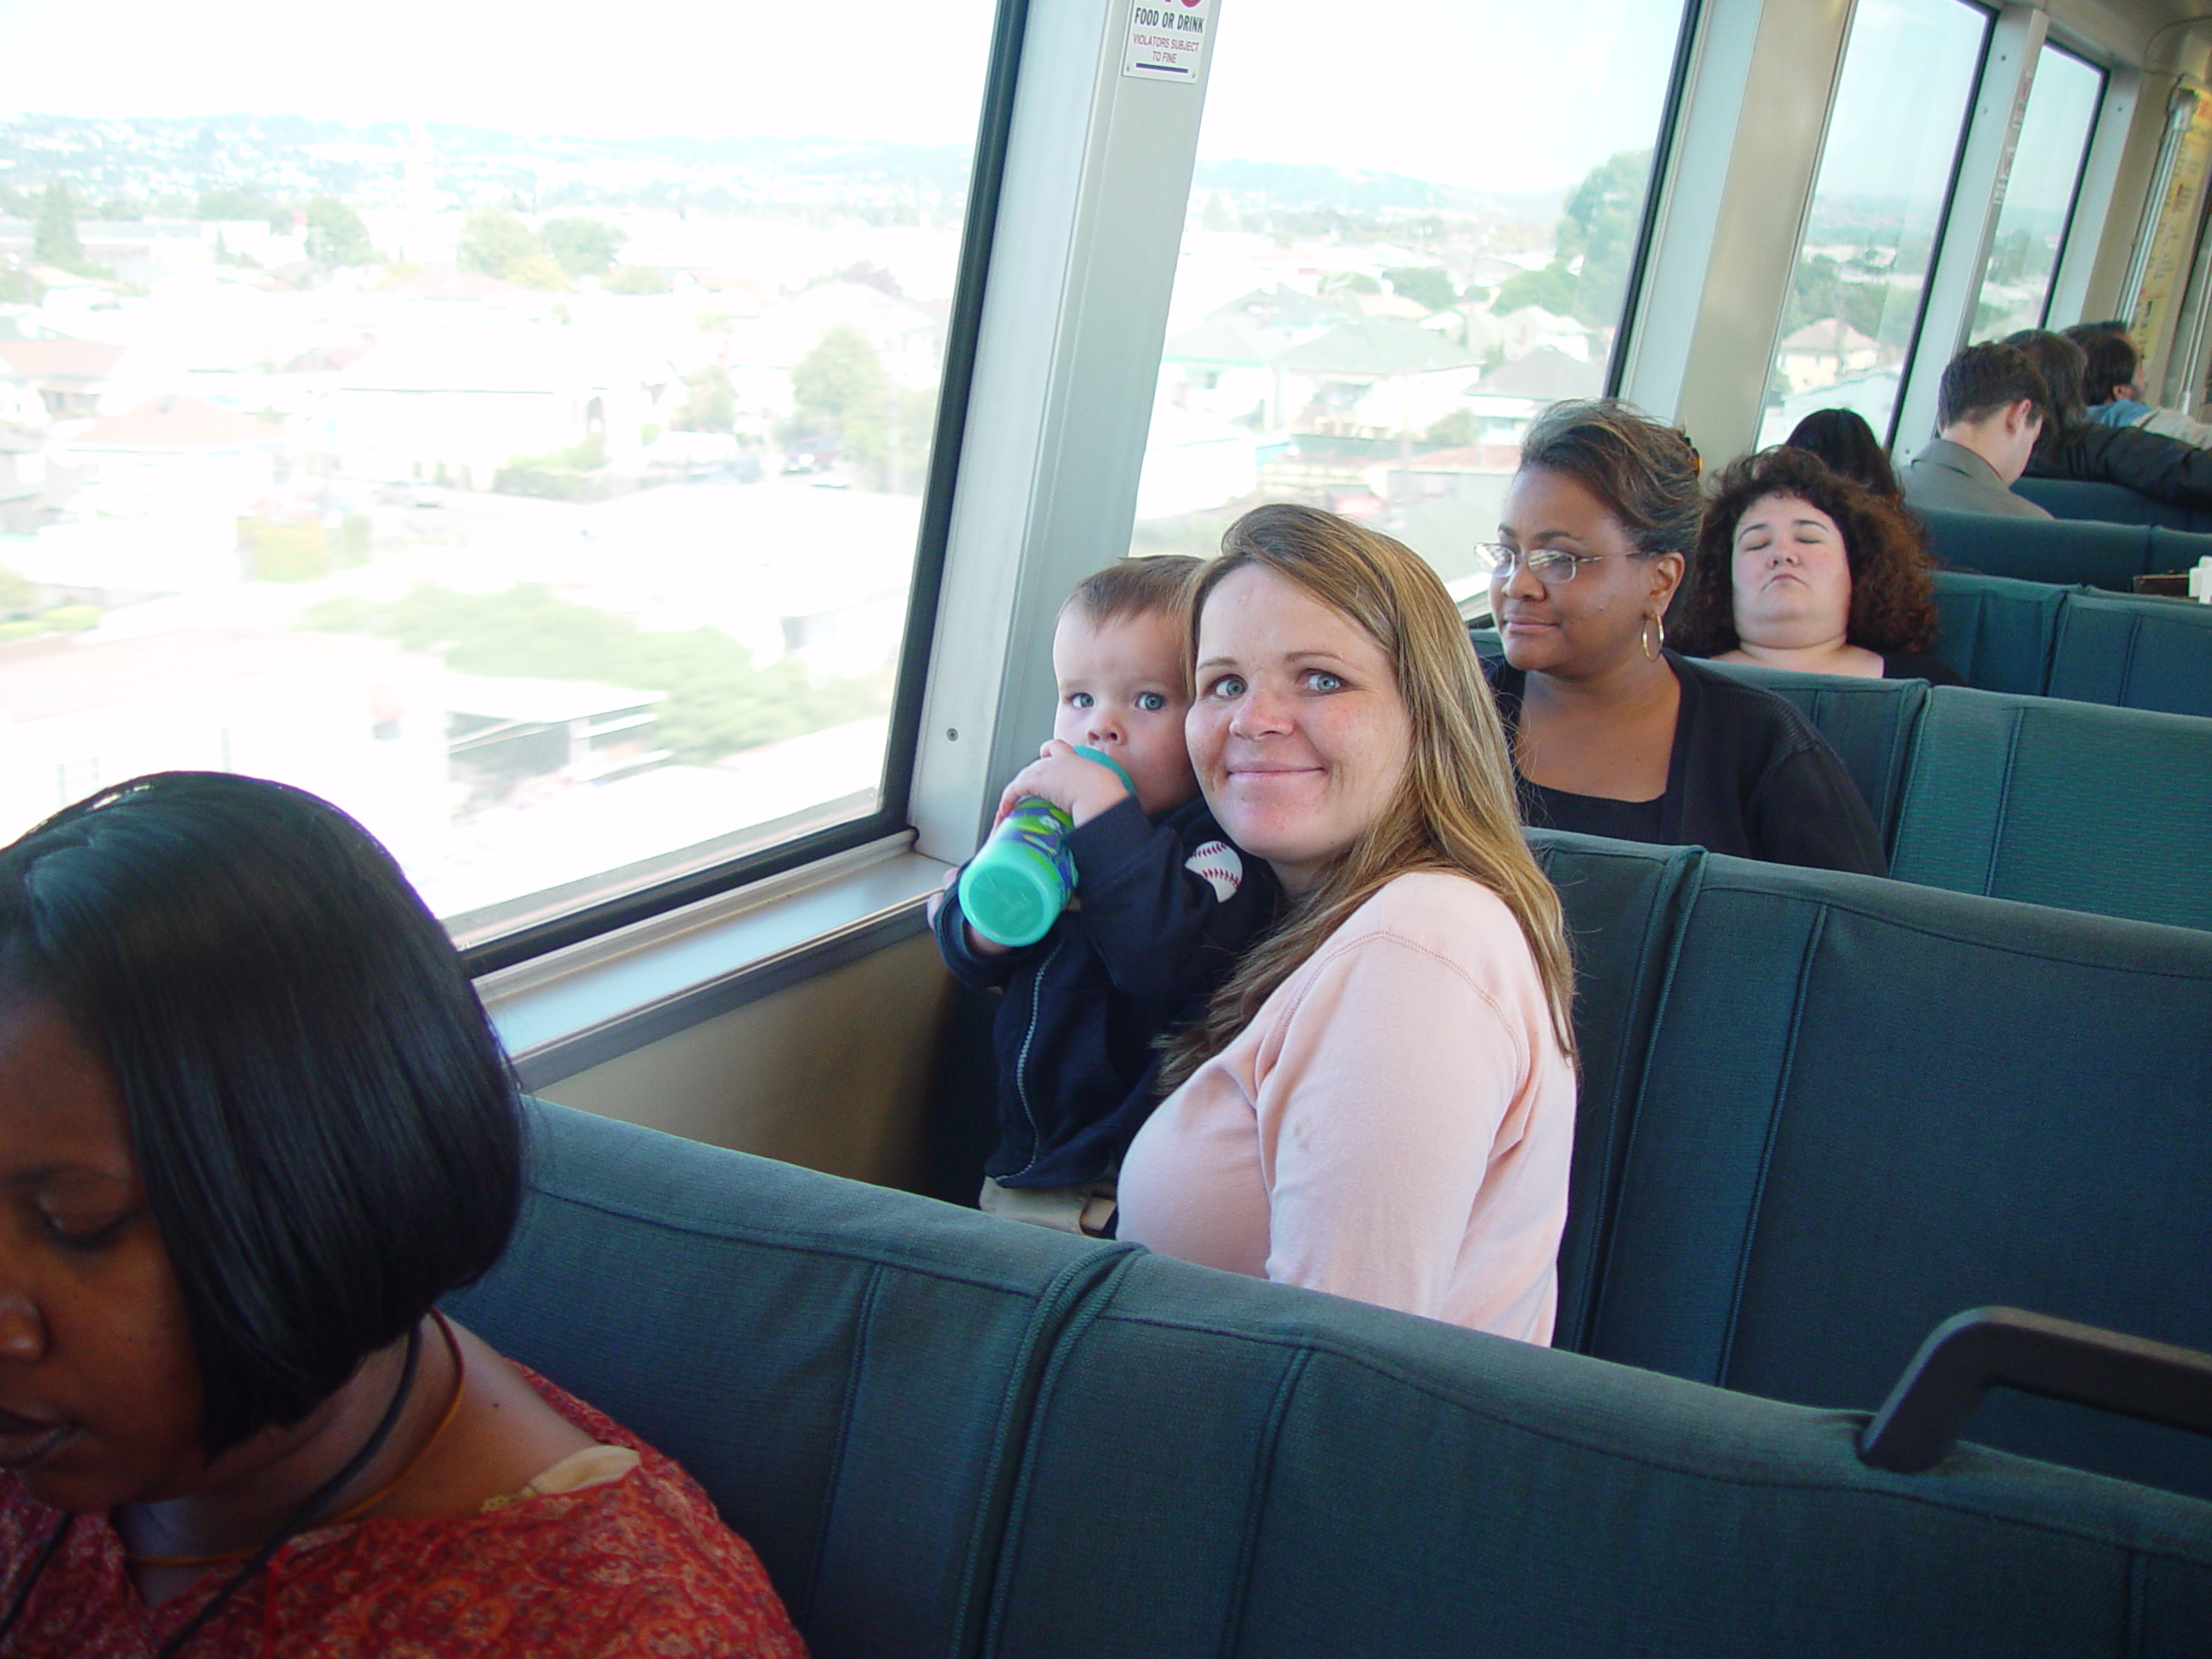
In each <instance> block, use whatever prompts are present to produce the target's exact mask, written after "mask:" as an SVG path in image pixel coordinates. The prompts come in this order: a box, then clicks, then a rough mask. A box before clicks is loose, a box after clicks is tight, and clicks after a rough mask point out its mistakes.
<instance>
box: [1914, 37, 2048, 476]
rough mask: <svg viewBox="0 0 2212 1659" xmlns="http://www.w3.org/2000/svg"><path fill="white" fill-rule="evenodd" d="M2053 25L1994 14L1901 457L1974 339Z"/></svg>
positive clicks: (1930, 293)
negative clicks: (2032, 91)
mask: <svg viewBox="0 0 2212 1659" xmlns="http://www.w3.org/2000/svg"><path fill="white" fill-rule="evenodd" d="M2049 32H2050V18H2049V17H2048V16H2046V15H2045V14H2044V11H2043V10H2042V8H2041V7H2040V6H2032V5H2008V6H2006V7H2005V9H2004V10H2002V11H2001V12H1999V13H1998V15H1997V22H1996V26H1995V27H1994V28H1993V29H1992V30H1991V31H1990V37H1989V51H1988V54H1987V55H1986V57H1985V58H1984V59H1983V60H1982V66H1981V79H1980V84H1979V85H1978V86H1976V87H1975V88H1974V114H1973V115H1972V116H1971V117H1970V118H1968V121H1967V139H1966V143H1965V145H1964V147H1963V149H1961V153H1960V156H1959V175H1958V177H1957V179H1956V180H1955V181H1954V182H1953V184H1952V187H1951V202H1950V210H1949V212H1948V213H1946V214H1945V216H1944V219H1943V235H1942V241H1941V242H1940V243H1938V244H1937V245H1936V259H1935V264H1934V265H1933V267H1932V268H1931V269H1930V270H1929V274H1928V289H1927V292H1926V293H1925V294H1924V295H1923V296H1922V306H1921V313H1920V328H1919V331H1918V333H1917V334H1916V335H1915V337H1914V340H1913V348H1912V353H1911V355H1910V358H1909V359H1907V360H1906V365H1905V378H1904V394H1903V396H1901V397H1899V398H1898V400H1897V425H1896V429H1895V430H1894V432H1893V433H1892V434H1891V440H1890V447H1891V449H1892V450H1894V451H1895V452H1896V454H1897V455H1898V456H1899V457H1900V458H1909V457H1910V456H1912V455H1914V454H1917V453H1918V452H1919V450H1920V448H1921V447H1922V446H1923V444H1925V443H1926V442H1928V440H1929V438H1931V437H1933V436H1934V435H1935V433H1936V393H1937V391H1938V390H1939V389H1940V387H1941V385H1942V379H1943V370H1944V368H1945V367H1946V366H1947V365H1948V364H1949V362H1950V360H1951V359H1953V358H1955V357H1956V356H1957V355H1958V354H1959V353H1960V351H1961V348H1963V347H1964V346H1965V345H1966V343H1967V339H1968V337H1969V336H1970V334H1972V331H1973V328H1974V305H1975V302H1977V301H1978V300H1980V297H1981V279H1982V276H1983V274H1984V273H1985V272H1986V270H1988V269H1989V248H1990V244H1991V242H1992V241H1993V239H1994V238H1995V236H1996V233H1997V216H1998V214H1999V213H2000V212H2002V211H2003V209H2004V207H2005V184H2006V182H2007V181H2009V180H2010V178H2011V177H2012V151H2013V149H2014V147H2015V146H2016V145H2017V144H2018V143H2019V138H2020V118H2021V117H2022V116H2024V115H2025V114H2026V113H2027V108H2028V90H2029V88H2030V87H2031V86H2033V85H2034V84H2035V75H2036V60H2037V55H2038V54H2040V53H2041V52H2042V51H2043V42H2044V35H2046V34H2048V33H2049Z"/></svg>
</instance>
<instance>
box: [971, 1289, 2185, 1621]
mask: <svg viewBox="0 0 2212 1659" xmlns="http://www.w3.org/2000/svg"><path fill="white" fill-rule="evenodd" d="M1086 1311H1087V1312H1088V1311H1090V1310H1086ZM1857 1426H1858V1425H1857V1422H1856V1421H1855V1420H1853V1419H1850V1418H1846V1417H1842V1416H1840V1415H1836V1414H1826V1413H1820V1412H1814V1411H1808V1410H1803V1409H1799V1408H1790V1407H1787V1406H1780V1405H1777V1404H1775V1403H1773V1402H1768V1401H1763V1400H1755V1399H1751V1398H1748V1397H1745V1396H1741V1395H1726V1394H1723V1393H1720V1392H1718V1391H1716V1390H1712V1389H1698V1388H1693V1387H1690V1386H1688V1385H1686V1384H1683V1383H1677V1382H1675V1381H1673V1380H1672V1379H1669V1378H1666V1377H1662V1376H1650V1375H1646V1374H1639V1373H1637V1372H1633V1371H1629V1370H1624V1369H1622V1368H1619V1367H1616V1366H1611V1365H1605V1364H1601V1363H1596V1362H1593V1361H1590V1360H1586V1359H1582V1358H1580V1357H1576V1356H1574V1355H1572V1354H1566V1353H1560V1352H1558V1351H1546V1350H1542V1349H1538V1348H1531V1347H1527V1346H1524V1345H1522V1344H1518V1343H1514V1342H1510V1341H1507V1340H1505V1339H1503V1338H1496V1337H1487V1336H1483V1335H1479V1334H1478V1333H1475V1332H1468V1331H1463V1330H1459V1329H1458V1328H1456V1327H1453V1326H1450V1325H1441V1324H1437V1323H1434V1322H1432V1321H1428V1320H1423V1319H1412V1318H1409V1317H1407V1316H1404V1315H1400V1314H1395V1313H1387V1312H1385V1311H1383V1310H1381V1309H1378V1308H1371V1307H1365V1306H1360V1305H1358V1304H1356V1303H1351V1302H1344V1301H1339V1300H1336V1299H1334V1298H1330V1297H1323V1296H1319V1295H1314V1294H1310V1293H1300V1292H1297V1291H1294V1290H1288V1289H1286V1288H1284V1287H1280V1286H1275V1285H1269V1284H1265V1283H1262V1282H1259V1281H1252V1280H1245V1279H1239V1278H1236V1277H1234V1276H1232V1275H1229V1274H1219V1273H1215V1272H1211V1271H1210V1270H1208V1269H1205V1268H1196V1267H1192V1266H1191V1265H1189V1264H1187V1263H1185V1262H1173V1261H1168V1260H1166V1259H1164V1258H1160V1257H1156V1256H1140V1257H1138V1258H1137V1259H1136V1260H1135V1261H1134V1262H1131V1263H1130V1264H1129V1265H1128V1268H1127V1269H1126V1270H1125V1271H1123V1272H1122V1273H1121V1274H1117V1275H1116V1279H1115V1280H1114V1281H1113V1283H1112V1284H1111V1286H1110V1287H1109V1289H1108V1291H1107V1292H1106V1293H1104V1294H1101V1295H1100V1296H1098V1297H1097V1298H1096V1312H1095V1317H1090V1318H1087V1319H1083V1320H1080V1321H1078V1322H1077V1323H1075V1324H1072V1325H1070V1327H1069V1329H1068V1333H1067V1337H1066V1339H1065V1342H1064V1343H1063V1345H1062V1348H1061V1351H1060V1352H1059V1354H1058V1356H1056V1361H1055V1363H1054V1365H1053V1367H1052V1371H1051V1373H1050V1375H1049V1376H1048V1377H1047V1379H1046V1383H1045V1386H1044V1388H1043V1389H1042V1390H1041V1392H1040V1394H1039V1400H1038V1408H1037V1414H1036V1418H1035V1421H1034V1422H1033V1425H1032V1426H1031V1427H1030V1431H1029V1433H1028V1436H1027V1447H1026V1450H1025V1453H1024V1459H1023V1467H1022V1474H1021V1480H1020V1491H1019V1496H1018V1497H1017V1499H1016V1501H1015V1503H1014V1507H1013V1509H1012V1510H1011V1511H1010V1513H1009V1516H1008V1521H1007V1540H1006V1546H1005V1549H1004V1553H1003V1557H1002V1559H1003V1562H1004V1570H1003V1571H1002V1573H1001V1577H1000V1580H999V1584H998V1586H997V1590H996V1593H995V1597H994V1600H993V1605H992V1608H991V1615H990V1619H989V1632H990V1634H989V1638H988V1643H987V1644H986V1647H985V1649H984V1651H985V1653H986V1654H987V1655H988V1656H989V1659H1129V1656H1132V1655H1140V1654H1143V1655H1150V1654H1160V1655H1166V1654H1208V1655H1222V1656H1242V1655H1255V1656H1256V1655H1287V1654H1298V1655H1326V1656H1346V1659H1351V1656H1358V1659H1415V1656H1419V1659H1431V1656H1434V1655H1438V1654H1456V1653H1471V1652H1480V1653H1482V1654H1484V1656H1489V1659H1538V1656H1544V1659H1550V1656H1554V1655H1560V1654H1578V1655H1606V1654H1630V1653H1633V1654H1637V1655H1643V1656H1651V1659H1692V1656H1695V1659H1733V1656H1744V1659H1751V1656H1767V1655H1773V1654H1791V1655H1797V1656H1806V1659H1844V1656H1859V1655H1863V1654H1866V1653H1870V1652H1877V1651H1878V1652H1881V1653H1883V1654H1885V1655H1904V1656H1922V1655H1925V1656H1930V1659H1933V1656H1939V1655H1940V1656H1942V1659H1967V1656H1989V1659H1996V1656H2000V1655H2001V1656H2005V1659H2023V1656H2052V1659H2056V1656H2060V1655H2064V1656H2069V1659H2073V1656H2079V1655H2081V1654H2083V1653H2093V1652H2118V1651H2123V1650H2124V1651H2126V1652H2127V1653H2129V1654H2131V1655H2161V1656H2164V1655H2174V1656H2178V1655H2181V1654H2185V1653H2192V1652H2196V1651H2199V1650H2201V1646H2200V1644H2201V1643H2202V1640H2203V1637H2204V1632H2205V1630H2206V1629H2207V1628H2208V1626H2207V1624H2206V1623H2205V1620H2206V1618H2207V1616H2208V1614H2212V1569H2208V1561H2212V1506H2208V1505H2205V1504H2202V1503H2194V1502H2191V1501H2190V1500H2187V1499H2182V1498H2175V1497H2168V1496H2166V1495H2164V1494H2159V1493H2152V1492H2146V1491H2141V1490H2139V1489H2133V1488H2129V1487H2126V1486H2123V1485H2119V1484H2114V1483H2111V1482H2107V1481H2101V1480H2097V1479H2094V1478H2089V1477H2085V1476H2082V1475H2079V1474H2076V1473H2075V1472H2073V1471H2066V1470H2058V1469H2050V1468H2048V1467H2044V1466H2042V1465H2034V1464H2029V1463H2025V1462H2022V1461H2020V1460H2018V1459H2012V1458H2007V1457H2004V1456H2002V1455H1999V1454H1997V1453H1994V1452H1985V1451H1982V1450H1980V1449H1979V1448H1974V1447H1964V1448H1961V1451H1960V1452H1959V1453H1958V1454H1956V1455H1955V1457H1954V1458H1953V1459H1950V1460H1949V1461H1948V1462H1947V1463H1946V1464H1945V1465H1943V1466H1942V1469H1941V1470H1939V1471H1935V1472H1932V1473H1930V1474H1928V1475H1923V1476H1911V1477H1904V1476H1896V1475H1887V1474H1883V1473H1880V1472H1878V1471H1873V1470H1870V1469H1867V1468H1865V1467H1864V1466H1862V1465H1859V1462H1858V1461H1857V1459H1856V1458H1855V1457H1854V1456H1853V1436H1854V1433H1855V1431H1856V1428H1857ZM2123 1587H2125V1592H2123Z"/></svg>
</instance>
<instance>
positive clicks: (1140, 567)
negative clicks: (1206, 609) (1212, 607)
mask: <svg viewBox="0 0 2212 1659" xmlns="http://www.w3.org/2000/svg"><path fill="white" fill-rule="evenodd" d="M1201 569H1205V560H1204V559H1195V558H1192V556H1190V555H1189V554H1187V553H1161V554H1158V555H1156V556H1153V557H1151V558H1131V559H1116V560H1115V561H1114V563H1111V564H1109V565H1108V566H1107V567H1106V568H1105V569H1103V570H1094V571H1092V572H1091V573H1090V575H1087V576H1085V577H1084V579H1083V580H1082V581H1081V582H1077V583H1076V585H1075V591H1074V592H1073V593H1071V594H1069V595H1068V597H1067V603H1065V605H1063V606H1061V607H1060V614H1061V615H1062V616H1066V615H1068V614H1069V613H1071V612H1072V613H1074V614H1075V615H1077V616H1079V617H1081V618H1082V619H1083V620H1084V621H1086V622H1088V623H1090V625H1091V626H1093V627H1096V626H1099V625H1100V624H1101V623H1105V622H1114V621H1118V620H1120V619H1121V618H1122V617H1125V616H1154V615H1158V616H1164V617H1166V618H1167V620H1169V621H1171V622H1173V623H1174V624H1175V625H1176V626H1177V627H1178V628H1180V627H1182V626H1183V625H1184V623H1185V621H1186V620H1188V619H1189V617H1190V614H1191V589H1192V586H1193V585H1194V584H1195V583H1196V582H1197V581H1198V572H1199V571H1200V570H1201Z"/></svg>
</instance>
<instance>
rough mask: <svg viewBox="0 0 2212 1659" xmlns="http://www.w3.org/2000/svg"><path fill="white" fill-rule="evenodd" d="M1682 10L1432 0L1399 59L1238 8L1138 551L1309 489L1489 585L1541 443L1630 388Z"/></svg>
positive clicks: (1210, 534)
mask: <svg viewBox="0 0 2212 1659" xmlns="http://www.w3.org/2000/svg"><path fill="white" fill-rule="evenodd" d="M1681 10H1682V9H1681V5H1680V4H1679V3H1641V0H1638V3H1630V0H1562V3H1560V4H1556V5H1553V6H1550V7H1547V8H1543V9H1541V10H1532V9H1530V8H1528V7H1524V6H1516V5H1512V4H1510V3H1507V0H1475V3H1458V4H1454V3H1444V0H1411V3H1408V4H1407V5H1405V6H1402V7H1401V8H1399V9H1397V10H1396V11H1395V12H1394V14H1393V18H1392V22H1391V28H1392V29H1393V31H1394V32H1395V37H1396V38H1398V39H1400V40H1402V41H1408V42H1417V43H1418V44H1417V47H1416V48H1415V49H1412V50H1408V51H1407V52H1404V53H1402V54H1397V55H1396V56H1395V57H1394V59H1393V60H1392V63H1391V66H1390V73H1389V74H1387V75H1375V76H1361V75H1347V74H1345V73H1343V65H1342V63H1341V62H1340V61H1339V60H1338V57H1337V56H1336V55H1334V54H1332V53H1331V52H1328V51H1326V50H1317V49H1315V42H1317V41H1326V40H1327V39H1329V38H1330V37H1331V35H1332V31H1336V30H1341V29H1343V28H1344V20H1343V18H1342V16H1340V15H1339V14H1338V11H1337V10H1335V9H1332V8H1330V7H1326V6H1324V5H1322V4H1319V3H1318V0H1271V3H1269V4H1268V5H1267V6H1264V7H1262V6H1243V7H1238V8H1236V9H1234V10H1231V11H1230V13H1229V14H1228V15H1227V16H1225V17H1224V20H1223V22H1222V25H1221V32H1220V36H1219V39H1218V40H1217V42H1216V44H1215V48H1214V50H1215V57H1214V62H1213V66H1212V69H1211V77H1212V79H1211V86H1210V88H1209V90H1208V93H1207V102H1206V112H1205V126H1204V130H1203V131H1202V134H1201V137H1200V140H1199V149H1198V173H1197V178H1196V181H1195V182H1194V184H1193V186H1192V192H1191V200H1190V210H1189V218H1188V220H1187V222H1186V226H1185V232H1184V237H1183V245H1182V254H1181V260H1180V264H1179V266H1178V269H1177V274H1176V283H1175V296H1174V302H1173V312H1172V314H1171V316H1170V319H1169V323H1168V335H1167V341H1166V349H1165V351H1164V353H1163V354H1162V358H1161V361H1160V384H1159V391H1158V397H1157V401H1156V403H1155V404H1154V410H1153V416H1152V428H1151V434H1150V437H1149V441H1148V442H1147V448H1146V451H1145V462H1144V474H1143V481H1142V483H1141V486H1140V487H1139V490H1138V496H1137V507H1136V528H1135V536H1134V538H1133V544H1132V548H1131V550H1132V551H1133V552H1135V553H1138V554H1144V553H1155V552H1164V551H1170V550H1185V551H1192V552H1205V551H1210V550H1211V549H1212V548H1213V547H1214V546H1215V545H1217V543H1218V542H1219V540H1220V537H1221V532H1222V530H1223V528H1224V526H1225V525H1226V524H1228V523H1229V522H1230V520H1231V519H1233V518H1235V517H1236V515H1237V514H1238V513H1239V512H1243V510H1244V509H1245V508H1246V507H1248V506H1250V505H1253V504H1255V503H1256V502H1258V501H1262V500H1286V499H1287V500H1305V501H1309V502H1312V503H1313V504H1315V505H1322V506H1326V507H1330V508H1332V509H1333V510H1335V511H1337V512H1342V513H1345V514H1348V515H1350V516H1351V517H1353V518H1358V519H1361V520H1363V521H1365V522H1367V523H1370V524H1374V525H1376V527H1378V528H1380V529H1383V530H1385V531H1388V532H1389V533H1390V534H1392V535H1394V536H1396V537H1399V538H1400V539H1402V540H1403V541H1404V542H1406V543H1408V545H1410V546H1412V547H1413V548H1414V549H1415V550H1417V551H1419V552H1420V553H1421V555H1422V556H1424V557H1426V558H1427V559H1428V560H1429V561H1430V562H1431V563H1433V565H1434V566H1435V567H1436V569H1438V570H1439V571H1440V573H1441V574H1442V575H1444V576H1445V578H1446V582H1447V583H1450V584H1452V586H1453V588H1454V591H1455V593H1458V594H1463V595H1471V594H1475V593H1477V592H1478V591H1480V590H1481V589H1482V588H1483V587H1484V583H1485V582H1486V580H1487V572H1486V571H1485V570H1483V569H1478V563H1477V558H1476V555H1475V553H1474V548H1475V546H1476V544H1477V543H1482V542H1486V541H1489V540H1491V538H1493V537H1495V535H1496V533H1497V509H1498V505H1499V503H1500V502H1501V500H1502V499H1503V495H1504V492H1505V486H1506V484H1507V483H1508V482H1509V481H1510V479H1511V477H1512V474H1513V471H1514V468H1515V467H1516V465H1517V463H1518V461H1519V457H1520V448H1519V440H1520V435H1521V434H1522V432H1524V431H1525V430H1527V429H1528V425H1529V421H1530V420H1531V419H1532V418H1533V417H1534V416H1535V412H1536V411H1537V410H1540V409H1541V408H1542V407H1543V406H1544V405H1545V404H1549V403H1552V402H1554V401H1555V400H1557V399H1559V398H1562V397H1596V396H1599V394H1601V393H1602V392H1603V391H1604V390H1605V374H1606V365H1607V363H1608V360H1609V359H1610V357H1611V353H1612V349H1613V343H1614V340H1615V337H1616V335H1617V334H1618V330H1619V327H1620V322H1621V313H1622V309H1623V307H1624V304H1625V302H1626V296H1627V289H1628V279H1629V273H1630V265H1631V264H1632V262H1633V260H1634V258H1635V256H1636V248H1637V237H1638V234H1639V232H1640V230H1641V226H1642V221H1643V203H1644V197H1645V194H1646V191H1647V187H1648V184H1649V174H1650V168H1651V160H1652V153H1653V149H1654V146H1655V143H1656V137H1657V135H1658V131H1659V128H1660V124H1661V120H1662V115H1663V112H1664V107H1665V103H1666V98H1667V90H1668V81H1669V73H1670V70H1671V67H1672V65H1673V62H1674V58H1675V36H1676V35H1677V33H1678V31H1679V29H1680V28H1681ZM1316 111H1326V117H1325V118H1316V115H1315V112H1316Z"/></svg>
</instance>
